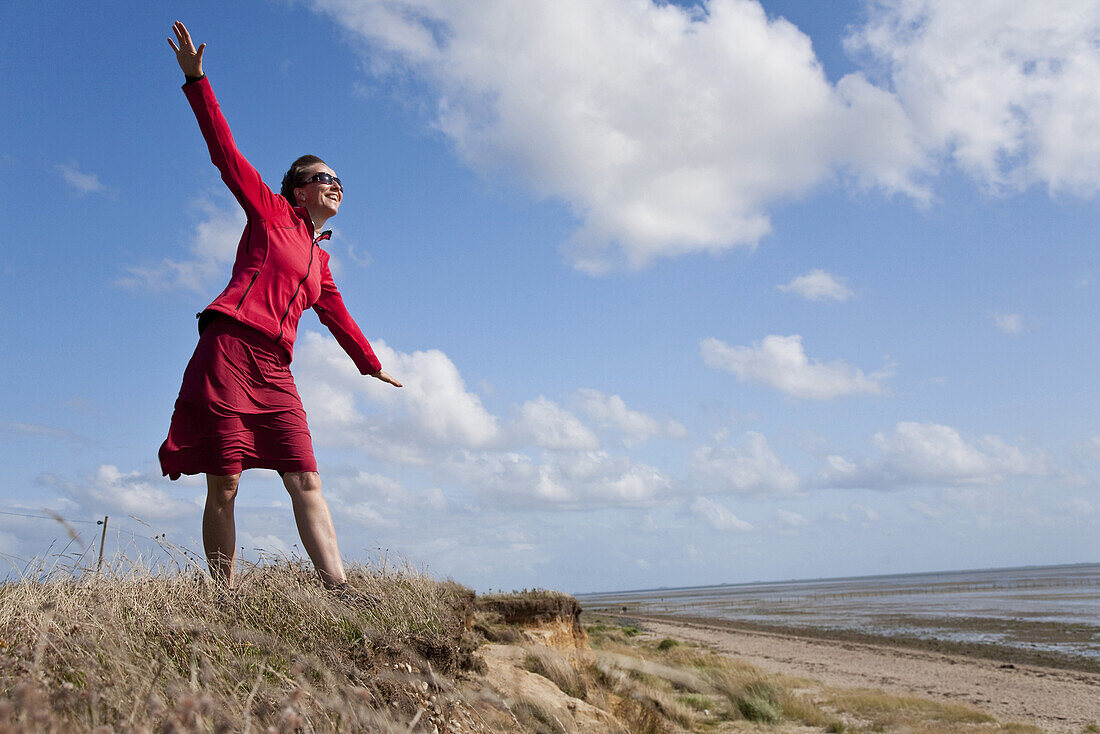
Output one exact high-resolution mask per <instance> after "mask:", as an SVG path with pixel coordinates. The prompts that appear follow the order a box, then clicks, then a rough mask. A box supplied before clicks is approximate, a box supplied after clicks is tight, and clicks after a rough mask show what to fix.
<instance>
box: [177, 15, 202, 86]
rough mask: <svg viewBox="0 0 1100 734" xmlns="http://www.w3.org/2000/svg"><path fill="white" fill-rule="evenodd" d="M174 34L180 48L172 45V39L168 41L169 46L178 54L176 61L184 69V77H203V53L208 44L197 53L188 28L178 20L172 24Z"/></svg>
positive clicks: (200, 47)
mask: <svg viewBox="0 0 1100 734" xmlns="http://www.w3.org/2000/svg"><path fill="white" fill-rule="evenodd" d="M172 32H173V33H175V34H176V40H177V41H178V42H179V46H176V44H174V43H172V39H171V38H169V39H168V45H169V46H171V47H172V50H173V51H175V52H176V61H178V62H179V64H180V68H181V69H183V74H184V76H202V52H203V49H205V48H206V44H205V43H204V44H202V45H200V46H199V48H198V50H197V51H196V50H195V44H194V43H192V42H191V34H190V33H188V32H187V26H185V25H184V24H183V23H180V22H179V21H178V20H177V21H176V22H175V23H173V24H172Z"/></svg>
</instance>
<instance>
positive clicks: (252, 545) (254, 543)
mask: <svg viewBox="0 0 1100 734" xmlns="http://www.w3.org/2000/svg"><path fill="white" fill-rule="evenodd" d="M238 532H239V534H240V538H239V540H238V543H237V545H238V546H239V547H243V548H244V549H245V551H246V552H249V553H251V552H257V551H259V552H260V553H261V554H262V555H271V554H274V555H276V556H282V557H284V558H295V557H297V558H301V557H302V552H301V551H300V550H297V549H295V548H294V544H295V543H296V542H297V539H295V540H294V541H290V542H287V541H286V540H284V539H283V538H280V537H279V536H278V535H275V534H274V533H268V534H267V535H253V534H252V533H249V532H248V531H247V530H243V529H242V530H238Z"/></svg>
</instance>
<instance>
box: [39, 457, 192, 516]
mask: <svg viewBox="0 0 1100 734" xmlns="http://www.w3.org/2000/svg"><path fill="white" fill-rule="evenodd" d="M158 485H159V486H158ZM165 485H167V482H165V481H164V480H163V479H161V478H160V477H159V476H155V475H149V474H144V473H142V472H140V471H132V472H124V471H120V470H119V468H118V467H117V466H114V465H112V464H102V465H100V466H99V467H98V468H97V469H96V472H95V474H94V475H93V476H90V477H87V478H86V479H85V480H83V481H80V482H61V483H60V486H61V488H62V489H63V490H64V491H65V492H66V494H68V495H69V497H70V498H71V499H72V500H74V501H75V502H76V503H77V506H78V507H79V508H80V511H82V512H84V513H85V514H89V515H92V516H95V515H134V516H135V517H138V518H140V519H142V520H145V521H150V522H156V521H172V520H178V519H181V518H184V517H196V516H197V515H198V513H199V512H200V507H199V506H198V505H197V504H196V503H195V502H194V501H191V500H184V499H181V498H180V497H179V496H178V494H176V492H173V491H169V489H168V488H167V487H166V486H165ZM173 489H175V488H173Z"/></svg>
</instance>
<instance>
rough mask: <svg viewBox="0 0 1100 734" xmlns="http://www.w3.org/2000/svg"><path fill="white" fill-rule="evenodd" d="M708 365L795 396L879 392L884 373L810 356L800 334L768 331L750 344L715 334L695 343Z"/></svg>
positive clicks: (820, 397) (825, 397) (821, 397)
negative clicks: (735, 344)
mask: <svg viewBox="0 0 1100 734" xmlns="http://www.w3.org/2000/svg"><path fill="white" fill-rule="evenodd" d="M699 348H700V352H701V353H702V356H703V361H704V362H705V363H706V364H707V365H708V366H710V367H716V368H718V369H723V370H726V371H727V372H732V373H733V374H735V375H737V377H738V379H740V380H741V381H743V382H750V383H756V384H762V385H768V386H769V387H773V388H775V389H776V390H779V391H780V392H782V393H784V394H786V395H790V396H791V397H795V398H806V399H809V400H829V399H831V398H836V397H841V396H844V395H857V394H860V393H871V394H881V393H883V392H885V390H884V388H883V386H882V380H883V378H884V377H885V374H884V373H877V374H876V373H873V374H870V375H865V374H864V373H863V371H862V370H860V369H859V368H857V367H854V366H852V365H850V364H848V363H846V362H844V361H841V360H835V361H833V362H820V361H818V360H810V359H809V358H808V357H807V356H806V352H805V350H804V349H803V347H802V337H801V336H799V335H798V334H793V335H791V336H778V335H775V334H773V335H770V336H767V337H764V340H763V341H762V342H754V343H753V345H752V346H751V347H739V346H738V347H731V346H730V345H728V344H726V343H725V342H722V341H720V340H718V339H715V338H708V339H704V340H702V341H701V342H700V344H699Z"/></svg>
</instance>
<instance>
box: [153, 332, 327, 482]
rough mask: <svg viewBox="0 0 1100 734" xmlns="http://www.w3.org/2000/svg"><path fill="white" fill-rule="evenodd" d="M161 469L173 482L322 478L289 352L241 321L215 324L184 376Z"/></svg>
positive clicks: (202, 339) (188, 364) (162, 446)
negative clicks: (255, 476)
mask: <svg viewBox="0 0 1100 734" xmlns="http://www.w3.org/2000/svg"><path fill="white" fill-rule="evenodd" d="M160 468H161V471H163V472H164V474H165V475H167V476H169V477H171V478H172V479H179V476H180V475H181V474H214V475H217V476H226V475H229V474H237V473H239V472H241V471H244V470H245V469H275V470H276V471H280V472H300V471H317V460H316V459H314V458H313V439H312V438H311V437H310V435H309V427H308V426H307V425H306V412H305V410H304V409H303V408H302V399H301V398H300V397H298V389H297V388H296V387H295V386H294V378H293V376H291V374H290V360H289V358H288V356H287V354H286V352H285V351H284V350H283V349H282V348H281V347H279V346H278V345H277V344H276V343H275V342H274V341H272V340H271V339H269V338H268V337H266V336H265V335H263V334H262V333H260V332H259V331H256V330H255V329H252V328H250V327H248V326H245V325H244V324H242V323H240V322H239V321H235V320H233V319H231V318H229V317H228V316H217V317H215V318H214V319H213V321H211V322H210V324H209V325H208V326H207V327H206V329H204V330H203V332H202V336H200V337H199V344H198V346H197V347H195V353H194V354H193V355H192V356H191V361H190V362H188V363H187V369H186V370H185V371H184V373H183V386H182V387H181V388H180V394H179V398H178V399H177V400H176V409H175V411H174V412H173V413H172V425H171V427H170V428H169V429H168V438H167V439H166V440H165V441H164V443H163V444H162V445H161V447H160Z"/></svg>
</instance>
